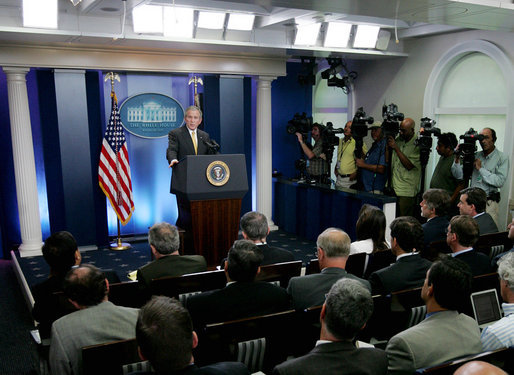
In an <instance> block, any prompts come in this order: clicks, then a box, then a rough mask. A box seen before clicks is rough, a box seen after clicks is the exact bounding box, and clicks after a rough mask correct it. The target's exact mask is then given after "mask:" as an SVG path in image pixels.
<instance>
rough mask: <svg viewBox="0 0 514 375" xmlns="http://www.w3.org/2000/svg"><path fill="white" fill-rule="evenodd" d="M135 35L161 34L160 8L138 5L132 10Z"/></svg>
mask: <svg viewBox="0 0 514 375" xmlns="http://www.w3.org/2000/svg"><path fill="white" fill-rule="evenodd" d="M132 23H133V26H134V32H135V33H162V29H163V27H162V7H161V6H156V5H140V6H138V7H135V8H134V9H133V10H132Z"/></svg>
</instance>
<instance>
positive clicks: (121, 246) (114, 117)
mask: <svg viewBox="0 0 514 375" xmlns="http://www.w3.org/2000/svg"><path fill="white" fill-rule="evenodd" d="M107 80H110V81H111V98H112V100H113V103H114V104H115V105H113V108H112V112H111V120H110V121H114V122H115V123H116V124H115V125H116V126H118V125H119V124H120V123H119V112H118V109H117V100H116V94H115V92H114V81H115V80H117V81H118V82H120V77H119V75H118V74H116V73H114V72H109V73H107V74H106V75H105V79H104V81H107ZM114 109H116V110H114ZM121 132H122V133H123V130H121ZM123 143H125V139H124V136H123ZM103 147H104V146H102V152H103ZM118 147H119V144H118V139H117V138H116V144H115V152H116V171H115V173H116V180H117V181H115V185H116V190H115V196H112V192H109V193H111V195H109V194H108V193H107V192H106V190H105V188H104V187H103V184H102V182H100V187H101V188H102V190H103V191H104V193H106V195H107V196H108V197H109V200H110V201H111V205H114V203H115V204H116V206H117V210H118V211H116V209H115V211H116V221H117V227H118V236H117V239H116V242H112V243H110V249H111V250H128V249H130V248H131V245H130V244H129V243H126V242H122V241H121V225H120V217H119V210H120V205H121V204H123V203H124V202H122V200H123V199H122V198H120V195H121V194H122V188H121V187H120V182H119V180H120V176H119V163H120V162H119V160H118V152H119V149H118ZM127 162H128V156H127ZM101 170H102V163H100V167H99V174H100V175H102V176H104V175H105V174H102V173H101V172H100V171H101ZM128 177H129V180H130V170H129V171H128ZM129 188H130V202H129V203H130V204H131V205H132V206H131V207H129V209H130V211H133V210H134V207H133V203H132V185H131V183H130V182H129ZM113 199H114V201H113ZM113 209H114V206H113ZM129 219H130V215H129V216H128V218H127V219H126V220H127V221H128V220H129ZM123 220H125V216H124V219H123ZM123 223H124V224H125V221H124V222H123Z"/></svg>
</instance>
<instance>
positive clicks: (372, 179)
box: [355, 124, 387, 194]
mask: <svg viewBox="0 0 514 375" xmlns="http://www.w3.org/2000/svg"><path fill="white" fill-rule="evenodd" d="M371 138H373V144H372V145H371V148H370V149H369V151H368V153H367V154H366V158H365V159H364V160H363V159H358V158H357V159H355V164H356V165H357V167H358V168H360V169H361V178H362V184H363V185H364V191H367V192H372V193H378V194H382V192H383V190H384V187H385V184H386V172H387V171H386V161H385V148H386V140H385V138H384V134H383V132H382V128H381V127H380V125H375V124H373V126H371Z"/></svg>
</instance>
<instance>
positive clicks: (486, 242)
mask: <svg viewBox="0 0 514 375" xmlns="http://www.w3.org/2000/svg"><path fill="white" fill-rule="evenodd" d="M508 234H509V232H508V231H505V232H498V233H489V234H483V235H481V236H480V237H478V241H477V242H476V243H475V246H473V248H474V249H475V250H476V251H480V252H482V253H484V254H485V255H487V256H489V258H490V259H493V258H494V257H495V256H496V255H498V254H500V253H503V252H504V251H507V250H509V249H510V248H511V246H512V243H511V241H510V240H509V238H508Z"/></svg>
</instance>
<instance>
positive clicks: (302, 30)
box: [294, 23, 321, 46]
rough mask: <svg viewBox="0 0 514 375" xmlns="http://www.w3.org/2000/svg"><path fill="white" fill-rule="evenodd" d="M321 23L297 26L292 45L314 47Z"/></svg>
mask: <svg viewBox="0 0 514 375" xmlns="http://www.w3.org/2000/svg"><path fill="white" fill-rule="evenodd" d="M320 26H321V23H311V24H308V25H298V28H297V31H296V37H295V39H294V44H295V45H296V46H314V45H316V40H318V34H319V28H320Z"/></svg>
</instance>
